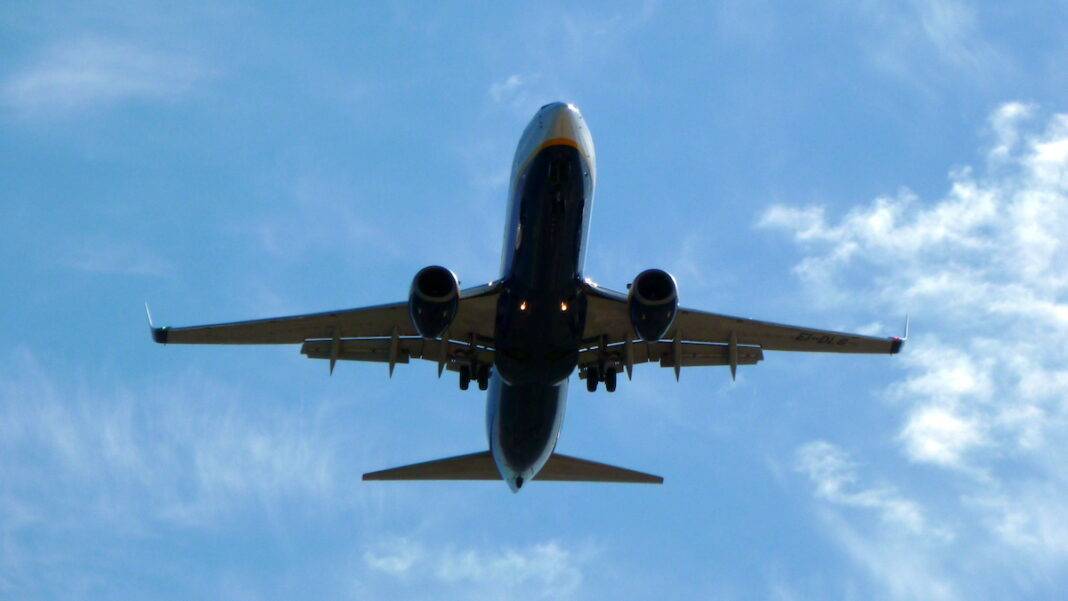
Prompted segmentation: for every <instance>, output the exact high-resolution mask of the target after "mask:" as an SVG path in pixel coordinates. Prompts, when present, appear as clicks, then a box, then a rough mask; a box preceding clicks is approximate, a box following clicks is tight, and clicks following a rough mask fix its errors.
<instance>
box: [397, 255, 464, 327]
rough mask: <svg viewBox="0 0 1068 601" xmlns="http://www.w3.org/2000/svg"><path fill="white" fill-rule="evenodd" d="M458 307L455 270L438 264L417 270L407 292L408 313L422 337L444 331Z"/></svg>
mask: <svg viewBox="0 0 1068 601" xmlns="http://www.w3.org/2000/svg"><path fill="white" fill-rule="evenodd" d="M459 307H460V282H459V281H457V279H456V274H454V273H453V272H451V271H449V270H448V269H446V268H444V267H441V266H440V265H431V266H430V267H424V268H422V269H420V270H419V273H417V274H415V278H413V279H412V289H411V291H410V292H409V293H408V314H409V315H410V316H411V318H412V325H413V326H415V331H416V332H419V335H420V336H422V337H423V338H437V337H439V336H441V335H442V334H444V333H445V330H447V329H448V328H449V325H450V324H452V320H453V319H454V318H455V317H456V311H457V310H458V309H459Z"/></svg>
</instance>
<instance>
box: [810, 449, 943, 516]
mask: <svg viewBox="0 0 1068 601" xmlns="http://www.w3.org/2000/svg"><path fill="white" fill-rule="evenodd" d="M797 469H798V471H800V472H802V473H804V474H805V475H807V476H808V477H809V478H810V479H811V480H812V483H813V484H814V485H815V486H816V496H817V497H819V498H821V499H824V500H827V501H830V502H831V503H834V504H837V505H844V506H848V507H856V508H862V509H870V510H872V511H875V512H877V513H878V515H879V517H880V519H882V520H883V521H884V522H887V523H890V524H894V525H897V526H902V527H905V528H907V529H908V530H910V531H912V532H914V533H916V534H925V533H929V532H928V527H927V525H926V523H925V519H924V517H923V511H922V510H921V509H920V507H919V505H917V504H916V503H915V502H913V501H910V500H908V499H906V498H904V497H902V496H901V495H900V494H899V493H898V492H897V490H895V489H894V488H893V487H889V486H881V487H867V488H865V487H860V486H858V485H857V482H858V480H859V478H858V477H857V474H856V464H854V462H853V461H852V460H851V459H850V458H849V456H848V455H847V454H846V453H845V452H844V451H842V450H841V449H840V448H838V447H836V446H835V445H833V444H831V443H829V442H826V441H822V440H817V441H814V442H810V443H808V444H806V445H804V446H802V447H801V448H800V449H798V451H797Z"/></svg>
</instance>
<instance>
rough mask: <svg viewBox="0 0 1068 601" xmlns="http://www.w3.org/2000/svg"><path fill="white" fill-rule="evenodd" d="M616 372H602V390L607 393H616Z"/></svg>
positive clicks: (611, 370) (612, 370)
mask: <svg viewBox="0 0 1068 601" xmlns="http://www.w3.org/2000/svg"><path fill="white" fill-rule="evenodd" d="M616 374H617V372H616V370H614V369H610V370H608V371H606V372H604V389H605V390H607V391H608V392H615V391H616Z"/></svg>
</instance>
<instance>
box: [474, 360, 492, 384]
mask: <svg viewBox="0 0 1068 601" xmlns="http://www.w3.org/2000/svg"><path fill="white" fill-rule="evenodd" d="M477 373H478V377H477V378H476V379H477V380H478V389H479V390H486V389H487V388H489V377H490V366H489V365H479V366H478V370H477Z"/></svg>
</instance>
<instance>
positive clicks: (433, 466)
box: [363, 451, 501, 480]
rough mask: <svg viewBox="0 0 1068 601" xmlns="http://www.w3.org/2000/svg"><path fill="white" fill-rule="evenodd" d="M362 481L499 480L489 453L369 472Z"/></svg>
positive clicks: (499, 475)
mask: <svg viewBox="0 0 1068 601" xmlns="http://www.w3.org/2000/svg"><path fill="white" fill-rule="evenodd" d="M363 479H364V480H500V479H501V474H500V472H498V471H497V465H496V464H495V463H493V455H491V454H490V452H489V451H482V452H481V453H471V454H470V455H458V456H456V457H447V458H445V459H435V460H433V461H424V462H422V463H413V464H411V465H405V466H401V467H394V468H391V469H388V470H381V471H377V472H370V473H367V474H364V475H363Z"/></svg>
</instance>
